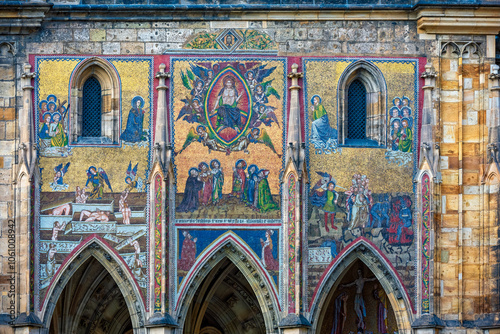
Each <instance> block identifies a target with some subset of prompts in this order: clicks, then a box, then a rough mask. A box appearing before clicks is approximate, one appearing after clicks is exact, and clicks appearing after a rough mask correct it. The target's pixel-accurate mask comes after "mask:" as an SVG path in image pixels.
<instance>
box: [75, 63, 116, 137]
mask: <svg viewBox="0 0 500 334" xmlns="http://www.w3.org/2000/svg"><path fill="white" fill-rule="evenodd" d="M70 102H71V108H70V122H71V126H70V131H71V133H70V140H71V145H119V142H120V140H119V139H120V79H119V77H118V74H117V73H116V70H115V69H114V67H113V66H112V65H111V64H110V63H109V62H107V61H106V60H105V59H102V58H99V57H92V58H89V59H86V60H84V61H82V62H81V63H80V64H79V65H78V67H77V68H76V69H75V72H74V73H73V75H72V78H71V83H70Z"/></svg>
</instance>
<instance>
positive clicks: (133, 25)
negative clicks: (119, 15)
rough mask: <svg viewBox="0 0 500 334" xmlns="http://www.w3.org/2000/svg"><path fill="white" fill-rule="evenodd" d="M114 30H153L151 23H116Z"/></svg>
mask: <svg viewBox="0 0 500 334" xmlns="http://www.w3.org/2000/svg"><path fill="white" fill-rule="evenodd" d="M113 28H115V29H132V28H138V29H145V28H151V23H150V22H114V23H113Z"/></svg>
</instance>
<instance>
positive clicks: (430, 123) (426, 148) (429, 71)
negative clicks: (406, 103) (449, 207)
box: [420, 61, 439, 178]
mask: <svg viewBox="0 0 500 334" xmlns="http://www.w3.org/2000/svg"><path fill="white" fill-rule="evenodd" d="M436 76H437V74H436V70H435V69H434V66H433V65H432V63H431V62H430V61H429V62H427V64H426V65H425V72H424V73H422V78H424V79H425V85H424V87H422V89H423V90H424V104H423V107H422V128H421V142H422V144H421V150H420V159H421V160H422V159H424V158H425V159H427V162H428V163H429V167H430V169H431V172H432V175H433V177H434V178H436V174H437V167H438V160H439V146H437V145H436V138H435V132H436V131H435V130H436V117H435V115H434V108H433V102H432V92H433V90H434V88H435V87H436ZM420 162H422V161H420Z"/></svg>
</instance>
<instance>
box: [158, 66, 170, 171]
mask: <svg viewBox="0 0 500 334" xmlns="http://www.w3.org/2000/svg"><path fill="white" fill-rule="evenodd" d="M165 67H166V66H165V64H160V66H159V68H160V70H159V71H158V73H156V78H158V81H159V83H158V87H156V89H157V90H158V101H157V108H156V126H155V155H156V157H155V159H157V160H158V162H160V164H161V165H162V168H163V171H165V170H166V168H167V160H169V154H170V152H169V151H170V149H171V148H170V137H169V135H168V110H167V86H166V85H165V80H166V79H167V78H169V77H170V73H165Z"/></svg>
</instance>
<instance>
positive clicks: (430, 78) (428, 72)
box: [420, 62, 437, 89]
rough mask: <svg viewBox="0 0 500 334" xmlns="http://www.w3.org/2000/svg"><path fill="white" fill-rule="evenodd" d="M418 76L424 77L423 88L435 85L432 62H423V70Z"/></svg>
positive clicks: (434, 71) (435, 73)
mask: <svg viewBox="0 0 500 334" xmlns="http://www.w3.org/2000/svg"><path fill="white" fill-rule="evenodd" d="M420 77H421V78H424V79H425V85H424V88H431V89H433V88H434V87H435V84H436V77H437V72H436V70H435V69H434V66H433V65H432V63H430V62H428V63H427V64H425V71H424V72H423V73H422V75H421V76H420Z"/></svg>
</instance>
